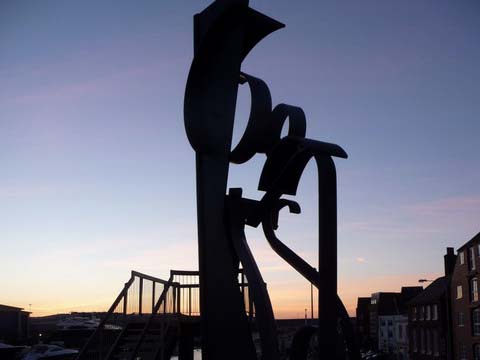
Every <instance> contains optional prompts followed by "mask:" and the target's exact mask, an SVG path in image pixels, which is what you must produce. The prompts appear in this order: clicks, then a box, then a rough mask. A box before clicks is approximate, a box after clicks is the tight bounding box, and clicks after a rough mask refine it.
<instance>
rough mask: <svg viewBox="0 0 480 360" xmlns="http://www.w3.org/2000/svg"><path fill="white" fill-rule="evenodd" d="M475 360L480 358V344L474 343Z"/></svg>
mask: <svg viewBox="0 0 480 360" xmlns="http://www.w3.org/2000/svg"><path fill="white" fill-rule="evenodd" d="M473 360H480V344H475V345H473Z"/></svg>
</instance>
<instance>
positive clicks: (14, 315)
mask: <svg viewBox="0 0 480 360" xmlns="http://www.w3.org/2000/svg"><path fill="white" fill-rule="evenodd" d="M29 335H30V313H29V312H28V311H23V309H22V308H18V307H14V306H8V305H1V304H0V342H7V343H12V344H16V343H19V342H22V341H24V340H26V339H27V338H28V337H29Z"/></svg>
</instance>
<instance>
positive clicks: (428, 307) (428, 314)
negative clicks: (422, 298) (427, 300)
mask: <svg viewBox="0 0 480 360" xmlns="http://www.w3.org/2000/svg"><path fill="white" fill-rule="evenodd" d="M425 320H430V305H427V314H426V316H425Z"/></svg>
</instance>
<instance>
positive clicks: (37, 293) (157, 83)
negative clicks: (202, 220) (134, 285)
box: [0, 0, 480, 318]
mask: <svg viewBox="0 0 480 360" xmlns="http://www.w3.org/2000/svg"><path fill="white" fill-rule="evenodd" d="M208 4H209V1H193V0H182V1H173V0H172V1H166V0H165V1H153V0H151V1H150V0H149V1H147V0H142V1H136V2H131V1H124V0H121V1H119V0H116V1H102V2H97V1H90V0H89V1H82V2H67V1H59V0H57V1H53V0H44V1H33V0H30V1H27V0H21V1H2V2H0V84H1V85H0V164H1V167H0V169H1V170H0V174H1V176H0V241H1V248H0V249H1V250H0V289H1V291H0V303H3V304H9V305H13V306H20V307H24V308H26V309H31V311H32V312H33V315H34V316H41V315H47V314H52V313H59V312H69V311H91V310H106V309H108V307H109V306H110V304H111V303H112V302H113V300H114V299H115V297H116V296H117V294H118V292H119V291H120V290H121V288H122V287H123V284H124V283H125V282H126V281H127V280H128V278H129V276H130V271H131V270H138V271H141V272H145V273H147V274H151V275H154V276H158V277H162V278H168V272H169V270H170V269H172V268H173V269H196V268H197V244H196V205H195V164H194V152H193V150H192V148H191V147H190V145H189V143H188V141H187V138H186V135H185V130H184V126H183V95H184V90H185V82H186V78H187V74H188V70H189V67H190V63H191V60H192V56H193V41H192V38H193V26H192V25H193V23H192V16H193V14H195V13H197V12H199V11H201V10H202V9H203V8H205V7H206V6H207V5H208ZM250 6H251V7H253V8H254V9H256V10H259V11H261V12H263V13H265V14H267V15H269V16H271V17H273V18H274V19H277V20H279V21H281V22H283V23H284V24H286V28H284V29H282V30H279V31H277V32H275V33H274V34H272V35H270V36H269V37H267V38H266V39H264V40H263V41H262V42H261V43H260V44H259V45H257V46H256V47H255V48H254V50H253V51H252V52H251V53H250V55H249V56H248V57H247V59H246V60H245V61H244V63H243V66H242V70H243V71H245V72H247V73H249V74H252V75H255V76H257V77H260V78H262V79H263V80H265V81H266V82H267V83H268V84H269V87H270V90H271V93H272V98H273V103H274V104H278V103H281V102H285V103H288V104H292V105H297V106H301V107H302V108H303V109H304V111H305V113H306V116H307V137H309V138H313V139H318V140H322V141H327V142H333V143H337V144H339V145H341V146H342V147H343V148H344V149H345V150H346V151H347V153H348V154H349V158H348V159H347V160H343V159H338V160H336V165H337V175H338V256H339V258H338V273H339V280H338V281H339V293H340V296H341V297H342V299H343V301H344V303H345V305H346V307H347V309H348V310H349V312H350V313H351V314H353V313H354V310H355V304H356V298H357V297H359V296H369V295H370V294H371V293H373V292H377V291H399V290H400V287H401V286H409V285H418V282H417V280H418V279H419V278H434V277H436V276H441V275H442V273H443V255H444V253H445V251H446V250H445V248H446V247H447V246H451V247H454V248H458V247H460V246H461V245H462V244H463V243H465V242H466V241H468V240H469V239H470V238H472V237H473V236H474V235H475V234H477V233H478V232H479V231H480V220H479V215H480V185H479V184H480V166H479V160H478V159H479V151H480V150H479V148H478V143H479V141H478V139H479V136H480V121H479V114H480V92H479V91H478V84H479V83H480V66H479V64H480V42H479V41H478V39H479V38H480V3H479V2H478V1H476V0H471V1H469V0H465V1H445V0H421V1H416V0H415V1H414V0H408V1H380V0H376V1H373V0H365V1H361V2H359V1H344V2H339V1H333V0H331V1H321V2H320V1H306V0H299V1H296V2H292V1H287V0H278V1H266V0H256V1H255V0H251V1H250ZM249 101H250V100H249V93H248V89H246V88H245V87H241V88H240V89H239V98H238V103H237V111H236V123H235V133H234V142H236V141H238V139H239V138H240V136H241V135H242V133H243V130H244V129H245V126H246V121H247V117H248V112H249V106H250V104H249ZM264 160H265V157H264V156H263V155H256V156H255V158H254V159H252V160H251V161H250V162H248V163H247V164H244V165H232V166H231V168H230V174H229V187H242V188H243V189H244V195H245V196H247V197H250V198H253V199H259V198H261V196H262V195H263V193H262V192H260V191H258V190H257V186H258V179H259V176H260V172H261V168H262V166H263V163H264ZM316 183H317V177H316V174H315V167H314V164H309V165H308V167H307V170H306V172H305V173H304V175H303V177H302V180H301V183H300V187H299V191H298V194H297V197H296V200H297V201H298V202H299V203H300V205H301V207H302V214H300V215H293V214H287V213H283V212H282V214H281V216H280V228H279V230H278V236H279V237H280V238H281V239H282V240H283V241H285V243H286V244H288V245H289V246H291V247H292V248H293V249H294V250H295V251H297V252H298V253H299V254H301V255H302V256H303V257H304V258H305V259H307V260H308V261H309V262H310V264H312V266H316V261H317V247H318V246H317V238H316V234H317V220H316V216H317V215H316V208H317V203H316V200H315V198H316ZM247 238H248V241H249V244H250V246H251V247H252V249H253V252H254V255H255V257H256V259H257V262H258V264H259V266H260V269H261V271H262V274H263V276H264V280H265V281H266V282H267V283H268V289H269V291H270V295H271V299H272V303H273V306H274V310H275V315H276V316H277V317H278V318H288V317H302V316H303V313H304V309H305V308H309V306H310V305H309V303H310V302H309V301H310V300H309V299H310V298H309V296H310V293H309V291H310V290H309V289H310V287H309V284H308V283H306V281H304V280H303V279H302V278H301V277H300V276H299V275H298V274H296V273H295V271H294V270H292V269H291V268H289V266H288V265H287V264H285V263H284V262H283V261H282V260H281V259H279V258H278V256H277V255H275V253H274V252H273V250H271V249H270V248H269V246H268V244H267V243H266V240H265V238H264V236H263V233H262V232H261V230H260V229H251V228H249V229H247Z"/></svg>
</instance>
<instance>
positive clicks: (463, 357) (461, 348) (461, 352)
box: [458, 343, 468, 360]
mask: <svg viewBox="0 0 480 360" xmlns="http://www.w3.org/2000/svg"><path fill="white" fill-rule="evenodd" d="M458 358H459V359H460V360H468V358H467V347H466V346H465V344H462V343H460V344H458Z"/></svg>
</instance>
